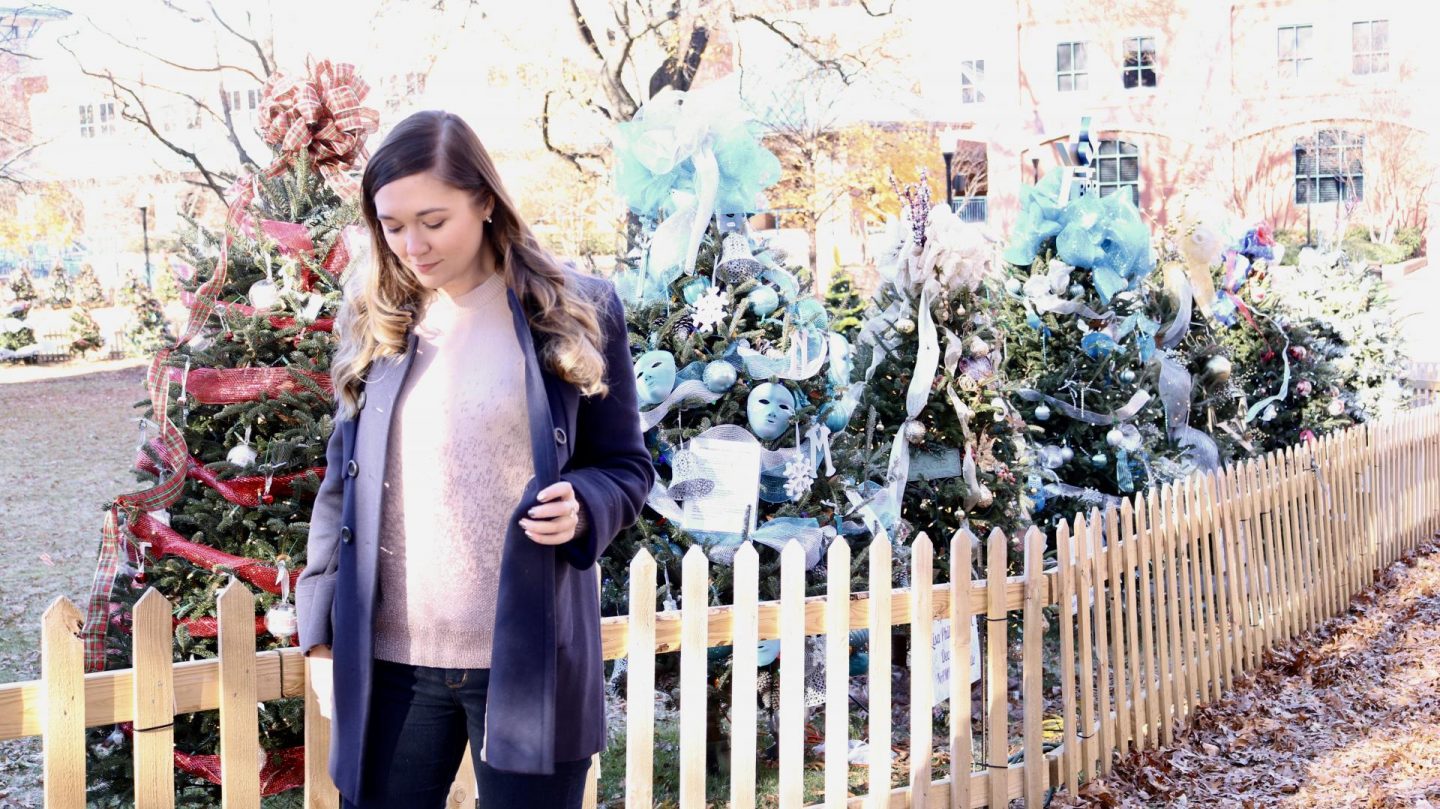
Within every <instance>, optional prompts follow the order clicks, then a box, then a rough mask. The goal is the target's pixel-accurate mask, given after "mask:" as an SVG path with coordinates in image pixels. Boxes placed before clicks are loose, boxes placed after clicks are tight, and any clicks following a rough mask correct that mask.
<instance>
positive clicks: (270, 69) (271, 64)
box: [207, 2, 275, 84]
mask: <svg viewBox="0 0 1440 809" xmlns="http://www.w3.org/2000/svg"><path fill="white" fill-rule="evenodd" d="M207 5H209V6H210V13H211V14H213V15H215V22H218V23H220V27H221V28H224V29H225V30H226V31H229V32H230V33H231V34H232V35H234V37H235V38H236V39H238V40H240V41H241V42H244V43H245V44H247V45H249V46H250V47H251V48H252V49H253V50H254V51H255V56H256V57H258V58H259V59H260V67H261V69H262V70H264V71H265V75H266V77H269V76H270V74H271V73H274V72H275V53H274V49H273V43H272V49H271V53H270V55H269V56H268V57H267V56H266V54H265V48H264V47H262V46H261V45H260V42H259V41H258V40H256V39H255V38H254V37H250V36H246V35H244V34H242V33H240V32H239V31H236V30H235V29H234V28H232V27H231V26H230V23H228V22H225V20H224V18H222V17H221V16H220V11H219V10H218V9H216V8H215V3H214V2H210V3H208V4H207ZM245 17H246V20H247V21H248V20H249V18H250V15H249V14H248V13H247V14H246V15H245ZM247 72H248V71H247ZM251 75H252V76H253V75H254V74H253V73H252V74H251ZM259 81H260V83H261V84H264V82H265V79H259Z"/></svg>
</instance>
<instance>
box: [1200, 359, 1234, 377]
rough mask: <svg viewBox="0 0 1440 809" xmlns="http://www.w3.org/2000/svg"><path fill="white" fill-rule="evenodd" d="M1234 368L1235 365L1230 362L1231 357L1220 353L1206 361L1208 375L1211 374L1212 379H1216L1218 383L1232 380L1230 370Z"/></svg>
mask: <svg viewBox="0 0 1440 809" xmlns="http://www.w3.org/2000/svg"><path fill="white" fill-rule="evenodd" d="M1232 370H1233V366H1232V365H1231V364H1230V358H1229V357H1224V356H1220V355H1218V354H1217V355H1216V356H1214V357H1211V358H1210V359H1209V360H1208V361H1207V362H1206V363H1205V373H1206V375H1207V376H1209V377H1210V379H1212V380H1214V381H1215V382H1216V383H1217V384H1219V383H1224V382H1228V381H1229V380H1230V372H1231V371H1232Z"/></svg>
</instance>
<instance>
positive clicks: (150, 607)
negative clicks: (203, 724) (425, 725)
mask: <svg viewBox="0 0 1440 809" xmlns="http://www.w3.org/2000/svg"><path fill="white" fill-rule="evenodd" d="M133 616H134V622H133V626H132V629H131V632H132V634H131V637H132V639H133V641H132V644H133V645H132V652H131V660H132V662H133V663H134V667H135V675H134V677H133V678H132V680H131V683H132V685H133V688H132V691H133V696H134V699H135V736H134V746H135V756H134V758H135V760H134V766H135V804H136V806H137V807H139V809H170V808H171V807H173V806H174V805H175V668H174V658H173V657H172V655H171V652H170V649H171V648H172V647H171V644H172V642H173V641H174V632H175V629H174V622H173V621H172V620H171V617H170V616H171V612H170V602H169V601H167V600H166V599H165V596H163V595H161V594H160V591H159V590H156V589H155V588H153V587H151V588H148V589H146V590H145V594H144V595H142V596H141V597H140V600H139V601H137V602H135V610H134V613H133ZM327 752H328V748H327Z"/></svg>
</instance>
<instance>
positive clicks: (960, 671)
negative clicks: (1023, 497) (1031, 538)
mask: <svg viewBox="0 0 1440 809" xmlns="http://www.w3.org/2000/svg"><path fill="white" fill-rule="evenodd" d="M978 544H979V540H978V539H976V538H975V535H974V534H972V533H970V532H969V531H968V530H964V529H962V530H960V531H956V532H955V535H954V536H953V537H951V538H950V809H969V807H970V773H971V771H973V770H974V769H975V747H974V744H975V732H974V728H973V727H972V726H971V712H972V710H973V706H972V705H971V704H970V678H971V676H972V672H971V671H970V652H971V650H970V632H969V629H970V623H971V621H972V620H973V619H972V618H971V615H972V613H971V611H970V590H971V586H970V580H971V579H972V578H973V576H972V574H971V566H972V564H973V562H974V558H973V557H974V549H975V547H976V546H977V545H978Z"/></svg>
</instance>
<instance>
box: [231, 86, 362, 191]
mask: <svg viewBox="0 0 1440 809" xmlns="http://www.w3.org/2000/svg"><path fill="white" fill-rule="evenodd" d="M308 67H309V69H308V70H307V75H306V76H304V77H295V76H289V75H286V74H284V73H279V72H277V73H274V74H272V75H271V76H270V78H269V79H268V80H266V82H265V91H264V93H265V101H264V108H263V109H262V110H261V111H260V132H261V134H262V135H263V136H264V138H265V142H266V143H269V144H270V145H272V146H274V147H276V148H277V149H278V150H279V151H280V155H279V156H278V157H277V158H276V160H275V163H273V164H272V165H271V166H270V168H269V169H267V170H266V175H267V176H271V177H274V176H278V175H279V174H280V172H283V171H284V170H285V168H286V167H287V166H288V165H289V164H290V163H291V161H292V160H293V158H294V155H295V154H297V153H298V152H300V150H302V149H304V150H306V151H308V152H309V156H310V159H311V161H313V162H314V164H315V166H316V167H317V168H319V169H320V171H321V172H322V173H324V175H325V178H326V179H327V180H329V181H330V183H331V185H333V186H334V187H335V190H336V191H339V192H340V193H341V194H342V195H346V194H353V193H354V192H355V191H356V190H358V184H357V183H356V182H355V180H354V178H353V177H351V176H350V175H349V174H347V173H346V172H347V170H348V169H350V168H351V167H352V166H354V165H355V163H356V162H358V161H359V160H361V159H362V158H364V157H366V156H367V152H366V151H365V139H366V138H367V137H369V135H370V133H372V132H374V131H376V130H377V129H379V128H380V114H379V113H378V112H376V111H375V110H373V109H371V108H369V107H363V106H361V105H360V102H361V101H363V100H364V99H365V96H366V95H368V94H369V93H370V85H369V84H366V83H365V80H364V79H362V78H360V76H359V75H358V74H357V73H356V72H355V66H354V65H351V64H345V63H341V64H332V63H331V62H330V60H328V59H322V60H320V61H319V62H317V63H314V64H311V65H309V66H308Z"/></svg>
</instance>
